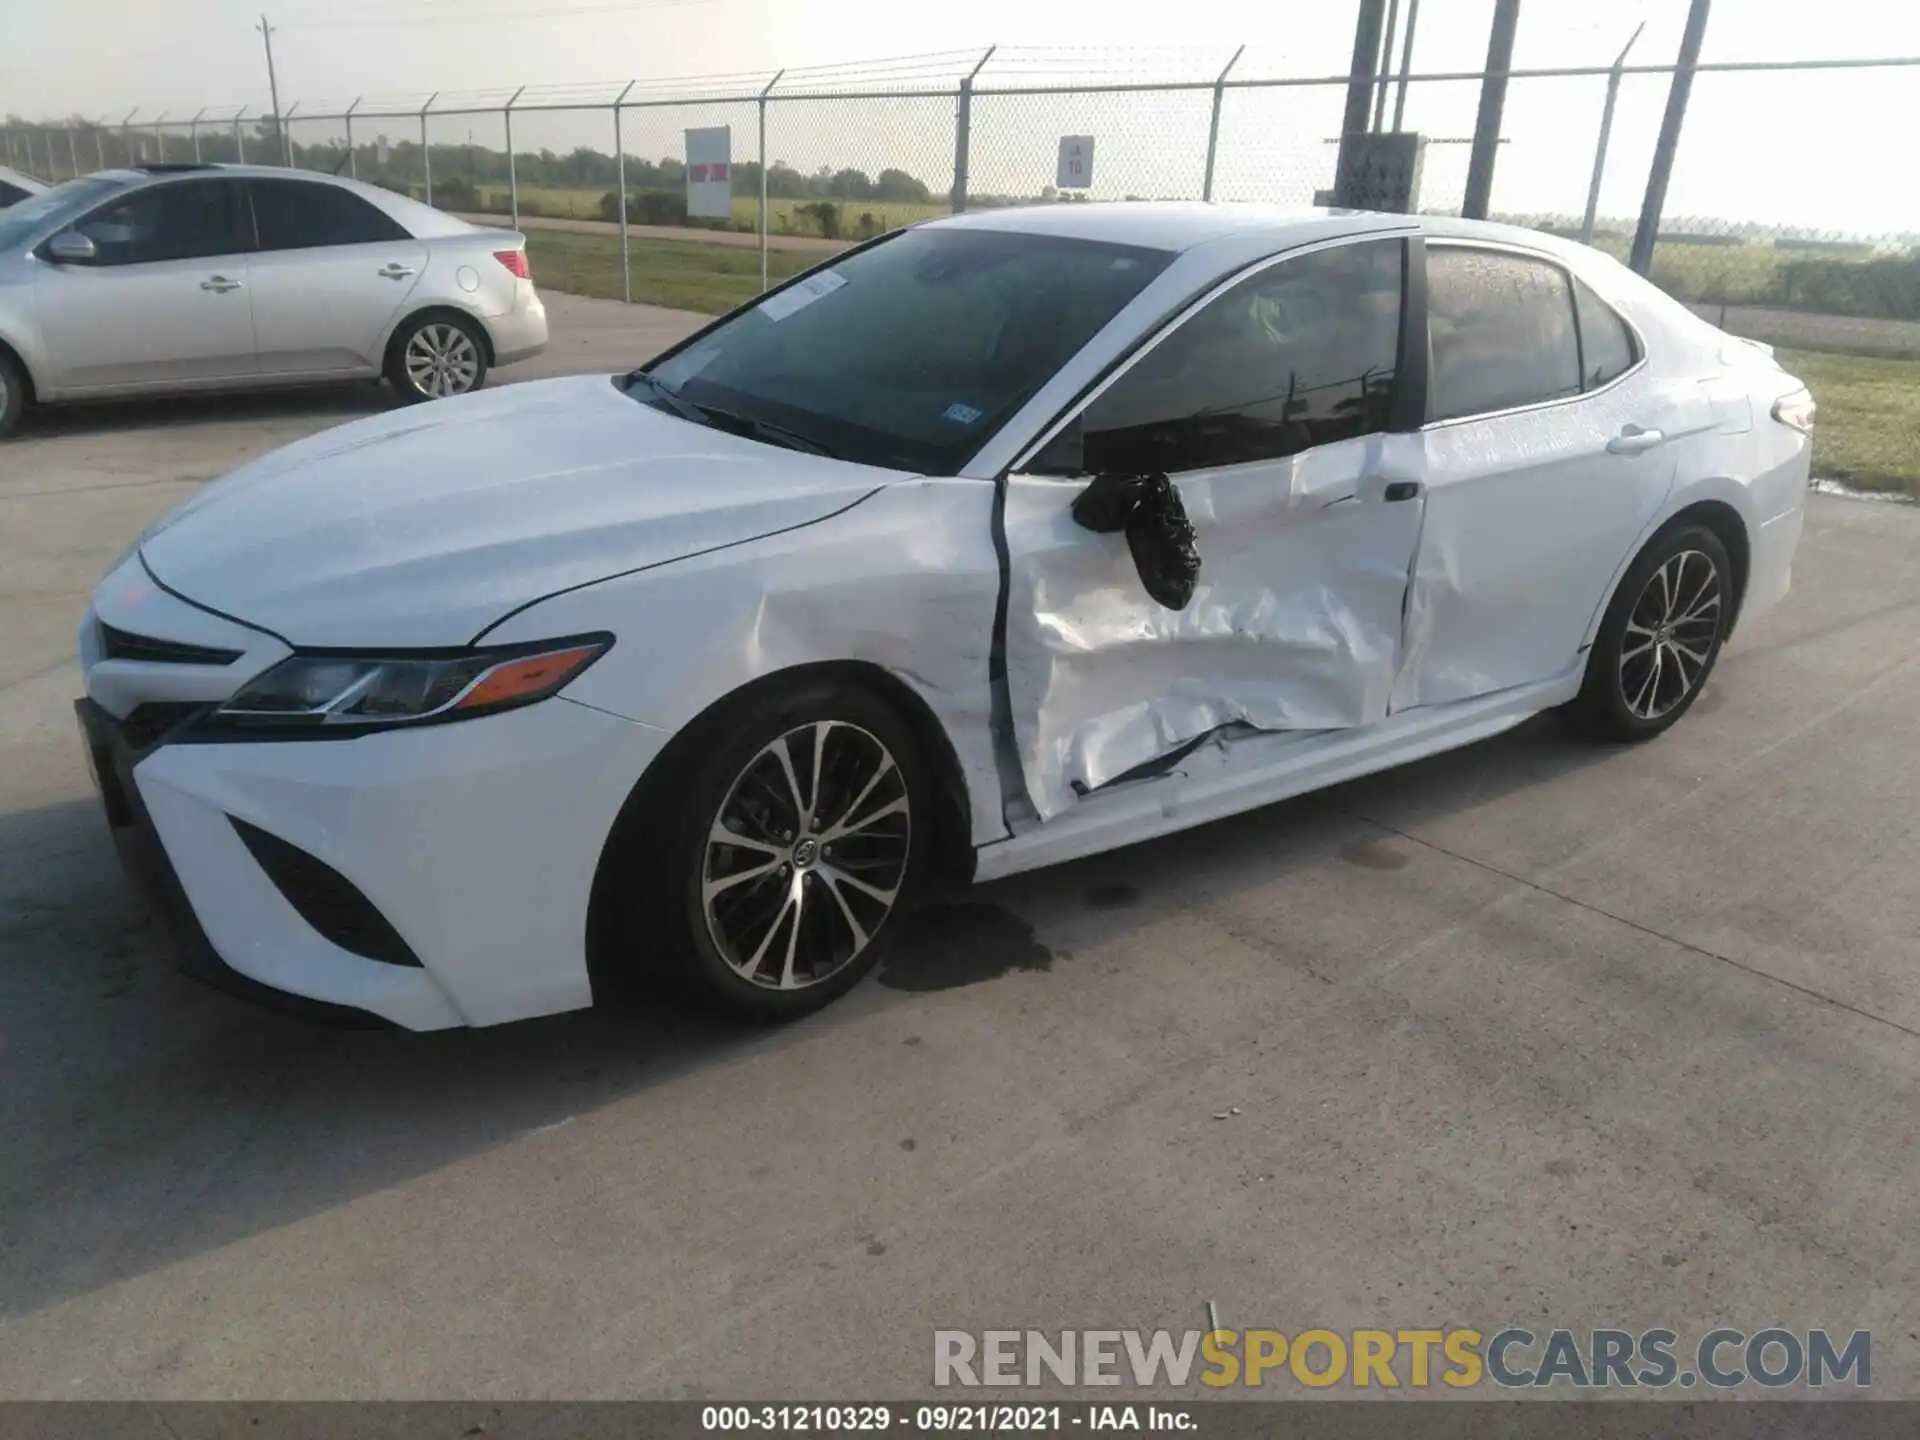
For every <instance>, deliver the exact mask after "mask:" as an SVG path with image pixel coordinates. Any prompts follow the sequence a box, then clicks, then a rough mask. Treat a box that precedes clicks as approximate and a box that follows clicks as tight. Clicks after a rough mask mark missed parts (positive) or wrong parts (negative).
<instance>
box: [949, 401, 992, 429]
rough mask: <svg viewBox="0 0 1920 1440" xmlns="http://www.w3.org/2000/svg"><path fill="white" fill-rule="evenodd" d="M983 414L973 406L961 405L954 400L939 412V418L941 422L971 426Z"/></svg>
mask: <svg viewBox="0 0 1920 1440" xmlns="http://www.w3.org/2000/svg"><path fill="white" fill-rule="evenodd" d="M985 413H986V412H985V411H984V410H976V409H974V408H973V406H971V405H962V404H961V403H960V402H959V401H958V400H956V401H954V402H953V404H951V405H949V406H947V408H946V409H944V410H942V411H941V412H940V418H941V419H942V420H954V421H957V422H959V423H960V424H962V425H971V424H973V422H974V421H976V420H978V419H979V418H980V417H981V416H982V415H984V414H985Z"/></svg>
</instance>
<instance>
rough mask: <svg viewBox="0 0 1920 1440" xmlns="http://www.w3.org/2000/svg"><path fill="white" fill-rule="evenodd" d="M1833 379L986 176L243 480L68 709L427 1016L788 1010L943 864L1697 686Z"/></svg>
mask: <svg viewBox="0 0 1920 1440" xmlns="http://www.w3.org/2000/svg"><path fill="white" fill-rule="evenodd" d="M1812 423H1813V404H1812V401H1811V399H1810V398H1809V396H1808V394H1807V392H1806V391H1805V390H1804V389H1803V388H1802V387H1801V385H1800V384H1799V382H1798V381H1796V380H1795V379H1793V378H1792V377H1791V376H1789V375H1787V374H1786V373H1784V372H1783V371H1782V370H1781V369H1780V368H1779V366H1778V365H1777V364H1776V363H1775V362H1774V360H1773V359H1772V357H1771V355H1770V353H1769V352H1767V351H1766V350H1765V349H1764V348H1763V347H1759V346H1755V345H1752V344H1749V343H1747V342H1743V341H1739V340H1735V339H1733V338H1731V337H1729V336H1727V335H1725V334H1723V333H1722V332H1720V331H1718V330H1716V329H1714V328H1712V327H1711V326H1709V325H1707V324H1706V323H1705V322H1703V321H1701V320H1699V319H1697V318H1695V317H1694V316H1693V315H1692V314H1691V313H1690V312H1689V311H1687V310H1686V309H1685V308H1684V307H1682V306H1680V305H1679V304H1677V303H1675V302H1673V301H1671V300H1669V299H1668V298H1667V297H1666V296H1665V295H1663V294H1662V293H1660V292H1659V291H1658V290H1656V289H1654V288H1653V287H1652V286H1650V285H1648V284H1646V283H1644V282H1643V281H1641V280H1640V279H1638V278H1637V277H1635V276H1634V275H1632V274H1631V273H1630V272H1628V271H1627V270H1626V269H1624V268H1623V267H1621V266H1620V265H1618V264H1616V263H1615V262H1614V261H1612V260H1610V259H1608V258H1606V257H1605V256H1602V255H1600V254H1597V253H1596V252H1594V251H1591V250H1588V249H1585V248H1583V247H1580V246H1577V245H1573V244H1568V243H1565V242H1561V241H1558V240H1555V239H1552V238H1550V237H1548V236H1545V235H1541V234H1536V233H1534V232H1531V231H1524V230H1516V229H1507V228H1503V227H1498V226H1492V225H1485V224H1474V223H1470V222H1462V221H1455V220H1448V219H1435V218H1420V217H1415V218H1408V217H1401V216H1390V215H1367V214H1357V213H1338V212H1326V211H1312V212H1286V211H1276V210H1266V209H1261V208H1249V207H1234V206H1203V205H1147V204H1131V205H1115V206H1105V205H1093V204H1088V205H1071V206H1068V205H1057V206H1045V207H1037V208H1032V209H1022V210H1007V211H996V212H990V213H982V214H973V215H966V216H960V217H955V218H953V219H949V220H940V221H937V222H933V223H929V224H925V225H921V226H918V227H915V228H913V229H910V230H907V231H904V232H900V233H896V234H893V235H889V236H885V237H882V238H881V239H878V240H876V241H873V242H871V243H868V244H866V245H863V246H861V247H859V248H858V249H856V250H853V251H850V252H848V253H846V254H844V255H841V256H839V257H836V258H835V259H834V260H833V261H832V262H831V263H830V264H827V265H825V266H824V267H822V268H819V269H816V270H814V271H813V272H811V273H810V274H808V275H806V276H803V277H801V278H800V279H798V280H795V281H793V282H791V283H789V284H787V285H785V286H783V287H781V288H780V289H778V290H775V291H773V292H771V293H770V294H768V295H767V296H765V297H763V298H762V299H760V300H758V301H757V302H755V303H754V304H752V305H750V306H748V307H746V308H744V309H742V310H739V311H736V312H735V313H733V314H732V315H730V316H727V317H724V318H722V319H721V320H719V321H717V322H715V323H714V324H713V325H711V326H709V327H708V328H707V329H705V330H703V331H701V332H700V333H699V334H697V335H695V336H693V337H692V338H691V339H689V340H688V341H686V342H685V343H684V344H682V345H680V346H679V347H677V348H675V349H673V350H671V351H669V352H668V353H667V354H665V355H663V356H661V357H659V358H658V359H656V360H653V361H651V362H650V363H648V364H647V365H645V366H643V367H641V368H640V369H639V370H636V371H634V372H633V373H632V374H630V375H624V376H619V377H615V378H609V377H607V376H604V375H601V376H588V377H579V378H574V379H567V380H555V381H546V382H540V383H534V384H526V385H517V386H513V387H510V388H508V389H505V390H499V391H489V392H487V393H484V394H480V395H475V396H469V397H464V398H461V399H457V400H451V401H447V402H445V403H442V404H438V405H435V406H432V407H430V408H428V409H425V410H410V411H405V412H399V413H395V414H392V415H385V416H380V417H376V418H372V419H369V420H365V421H361V422H358V423H355V424H350V425H346V426H342V427H341V428H339V429H336V430H332V431H329V432H327V433H325V434H322V435H319V436H316V437H314V438H312V439H309V440H306V441H303V442H301V443H299V444H296V445H293V446H290V447H288V448H286V449H284V450H281V451H279V452H277V453H275V454H271V455H269V456H267V457H265V458H264V459H261V460H258V461H256V462H254V463H252V464H249V465H247V466H245V467H243V468H242V469H240V470H238V471H236V472H235V473H234V474H232V475H230V476H228V477H227V478H226V479H224V480H222V481H220V482H218V483H216V484H213V485H210V486H208V487H207V488H206V489H205V490H203V491H202V492H201V493H200V494H198V495H197V496H196V497H194V498H193V499H192V500H190V501H189V502H187V503H186V504H185V505H183V506H181V507H180V508H179V509H177V510H175V511H174V512H173V513H172V514H170V515H168V516H166V517H165V518H163V519H162V520H161V521H160V522H158V523H157V524H155V525H154V526H152V527H151V528H150V529H149V530H148V531H147V532H146V533H145V534H143V535H142V536H141V537H140V538H139V540H138V542H137V543H136V545H135V546H134V547H132V548H131V549H129V550H128V552H127V554H126V555H125V557H124V558H123V559H122V560H121V561H120V562H119V563H117V564H116V565H115V566H114V567H113V568H112V570H111V571H110V572H109V574H108V575H107V576H106V578H105V579H104V580H103V581H102V582H101V584H100V586H99V588H98V589H97V590H96V591H95V593H94V597H93V604H92V608H91V610H90V611H89V613H88V615H87V617H86V619H85V621H84V623H83V625H82V627H81V632H80V647H81V657H82V663H83V666H84V670H85V676H86V698H85V699H83V700H81V701H80V702H79V711H80V717H81V722H82V728H83V730H84V732H85V735H86V743H87V748H88V753H89V755H90V756H91V758H92V760H93V762H94V769H95V774H96V776H97V778H98V780H99V783H100V788H101V791H102V795H103V798H104V800H105V804H106V809H107V814H108V818H109V821H110V822H111V824H112V825H113V827H114V830H115V832H116V834H117V835H119V836H120V837H121V838H123V839H124V840H126V841H127V842H128V843H127V845H126V846H125V847H123V848H125V849H126V850H127V851H128V852H129V854H130V855H131V856H132V858H134V859H135V860H136V861H138V862H139V864H140V866H141V868H142V870H143V871H144V872H145V873H147V874H148V875H150V876H151V877H152V878H154V879H155V880H157V882H158V883H159V885H160V886H161V887H162V889H163V891H164V892H165V893H166V894H167V896H169V897H170V900H171V907H170V908H171V909H172V910H173V912H174V913H176V914H177V915H178V916H179V917H180V918H181V919H182V921H183V922H184V927H185V930H184V933H185V938H186V939H187V941H188V942H189V943H188V949H189V954H190V958H191V961H192V964H193V965H194V966H195V967H196V968H197V969H198V970H199V971H200V973H202V974H205V975H208V976H210V977H212V978H217V979H221V980H224V981H225V982H226V983H228V984H230V985H235V986H238V987H240V988H242V989H245V990H247V991H249V992H250V993H254V994H256V995H261V996H267V995H270V994H271V995H277V996H280V997H300V998H302V999H304V1000H305V1001H307V1002H318V1003H320V1004H322V1005H323V1006H325V1007H329V1008H333V1009H338V1008H339V1007H344V1008H345V1010H347V1011H350V1012H354V1013H355V1014H357V1015H359V1016H362V1017H365V1016H374V1017H381V1018H383V1019H385V1020H388V1021H392V1022H395V1023H398V1024H400V1025H404V1026H410V1027H413V1028H417V1029H430V1028H434V1027H438V1026H448V1025H459V1024H475V1025H478V1024H491V1023H494V1022H498V1021H504V1020H511V1019H515V1018H518V1017H522V1016H531V1015H539V1014H544V1013H548V1012H552V1011H558V1010H565V1009H568V1008H571V1007H577V1006H583V1005H587V1004H589V1003H591V1001H592V1000H593V998H594V995H595V993H596V988H598V987H601V986H603V985H605V984H607V983H609V982H610V981H611V980H613V979H615V978H617V977H619V976H620V975H622V974H625V973H631V972H636V971H641V970H645V969H647V968H649V967H666V968H668V969H670V970H671V971H672V972H673V973H674V974H676V975H677V976H679V977H681V978H682V979H683V980H685V981H687V982H689V983H691V985H692V986H693V987H694V988H695V990H696V991H697V992H699V993H701V994H703V995H704V996H705V997H706V998H708V999H709V1000H712V1001H716V1002H719V1003H721V1004H723V1005H725V1006H728V1007H731V1008H733V1009H735V1010H738V1011H743V1012H748V1013H752V1014H757V1015H771V1016H778V1015H791V1014H796V1013H799V1012H802V1011H806V1010H809V1009H811V1008H814V1007H816V1006H818V1005H821V1004H823V1003H825V1002H826V1001H828V1000H830V999H831V998H833V997H834V996H837V995H839V994H840V993H842V992H843V991H845V990H846V989H847V988H848V987H849V986H851V985H853V984H854V983H855V981H857V980H858V979H859V978H860V976H861V975H862V974H863V973H864V972H866V971H867V969H868V968H869V967H870V966H872V965H873V963H874V961H875V960H876V958H877V957H878V953H879V950H880V948H881V947H882V946H883V945H884V944H885V943H887V942H888V941H889V940H890V939H892V938H893V937H894V935H895V934H896V932H898V931H899V929H900V928H901V923H902V913H903V911H904V910H905V909H906V907H907V906H908V904H909V902H910V901H911V899H912V897H913V894H914V892H915V889H916V888H917V887H918V886H919V885H921V884H922V883H924V882H925V881H926V880H927V879H928V878H929V877H930V876H932V875H934V874H936V873H942V874H945V875H947V876H958V877H961V878H966V877H973V878H979V879H986V878H991V877H996V876H1003V875H1007V874H1010V873H1012V872H1014V871H1019V870H1025V869H1029V868H1032V867H1035V866H1041V865H1047V864H1051V863H1053V862H1055V861H1060V860H1066V859H1068V858H1070V857H1074V856H1079V855H1086V854H1088V853H1091V852H1094V851H1099V850H1103V849H1107V848H1110V847H1113V846H1117V845H1122V844H1127V843H1130V842H1134V841H1138V840H1142V839H1145V838H1147V837H1150V836H1154V835H1158V834H1163V833H1166V832H1168V831H1172V830H1177V829H1180V828H1182V827H1184V826H1189V825H1195V824H1199V823H1201V822H1203V821H1206V820H1210V819H1213V818H1215V817H1218V816H1222V815H1226V814H1229V813H1232V812H1234V811H1239V810H1244V809H1247V808H1249V807H1252V806H1256V805H1263V804H1266V803H1268V802H1270V801H1274V800H1278V799H1281V798H1283V797H1285V796H1289V795H1294V794H1298V793H1300V792H1303V791H1307V790H1312V789H1315V788H1317V787H1320V786H1324V785H1328V784H1332V783H1334V782H1336V781H1340V780H1345V779H1348V778H1350V777H1353V776H1356V775H1360V774H1363V773H1365V772H1368V771H1373V770H1379V769H1382V768H1385V767H1387V766H1392V765H1397V764H1399V763H1401V762H1403V761H1407V760H1412V759H1414V758H1416V757H1420V756H1425V755H1430V754H1433V753H1434V752H1436V751H1440V750H1445V749H1448V748H1450V747H1453V746H1458V745H1463V744H1467V743H1469V742H1471V741H1475V740H1479V739H1483V738H1485V737H1487V736H1489V735H1493V734H1495V733H1497V732H1499V731H1501V730H1504V729H1506V728H1507V727H1509V726H1512V725H1514V724H1516V723H1518V722H1519V721H1521V720H1523V719H1524V718H1526V717H1527V716H1529V715H1531V714H1534V713H1535V712H1537V711H1541V710H1544V709H1547V708H1549V707H1553V706H1565V707H1568V709H1569V713H1570V714H1571V715H1572V716H1573V717H1574V718H1575V719H1577V720H1578V721H1579V722H1580V723H1581V724H1582V725H1583V726H1584V727H1585V728H1587V729H1588V730H1590V731H1591V732H1593V733H1594V734H1595V735H1597V736H1599V737H1602V738H1610V739H1614V740H1636V739H1644V738H1647V737H1649V736H1653V735H1657V734H1659V733H1660V732H1661V731H1662V730H1664V729H1665V728H1666V727H1667V726H1669V725H1671V724H1673V723H1674V721H1675V720H1677V719H1678V718H1679V717H1680V716H1681V715H1682V714H1684V713H1685V712H1686V710H1687V708H1688V706H1689V705H1690V704H1692V702H1693V701H1694V699H1695V698H1696V697H1697V696H1698V695H1699V693H1700V689H1701V687H1702V686H1703V685H1704V684H1705V683H1706V682H1707V678H1708V676H1709V675H1710V674H1711V672H1712V670H1713V666H1714V661H1715V657H1716V656H1717V654H1718V652H1719V649H1720V646H1721V644H1722V643H1723V642H1724V641H1725V639H1726V637H1727V635H1728V633H1729V631H1730V630H1731V629H1732V627H1733V625H1734V623H1735V621H1736V619H1739V620H1743V621H1750V620H1751V619H1752V618H1753V617H1754V616H1756V615H1757V614H1759V613H1760V612H1761V611H1763V610H1765V609H1766V608H1768V607H1769V606H1771V605H1773V604H1774V603H1775V602H1776V601H1778V600H1779V599H1780V597H1781V596H1782V595H1783V594H1784V593H1785V591H1786V589H1787V582H1788V568H1789V563H1790V561H1791V559H1792V555H1793V551H1794V547H1795V544H1796V542H1797V541H1798V539H1799V535H1800V529H1801V519H1802V514H1803V510H1804V505H1805V500H1806V493H1807V478H1808V457H1809V448H1810V439H1809V436H1810V432H1811V428H1812ZM603 993H604V992H603Z"/></svg>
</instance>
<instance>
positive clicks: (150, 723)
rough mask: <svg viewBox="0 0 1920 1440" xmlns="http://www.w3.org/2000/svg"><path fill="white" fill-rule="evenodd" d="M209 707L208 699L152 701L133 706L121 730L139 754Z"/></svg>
mask: <svg viewBox="0 0 1920 1440" xmlns="http://www.w3.org/2000/svg"><path fill="white" fill-rule="evenodd" d="M209 708H211V707H210V706H209V705H208V703H207V702H206V701H204V700H149V701H148V702H147V703H146V704H144V705H136V706H134V707H133V709H132V710H131V711H130V712H129V713H128V715H127V718H126V719H124V720H122V721H121V722H120V731H121V733H122V734H123V735H125V736H126V737H127V744H128V745H130V746H131V747H132V748H133V749H134V750H135V751H137V752H145V751H148V750H151V749H152V748H153V747H154V746H156V745H158V744H159V743H160V742H161V741H162V740H164V739H166V738H167V736H169V735H171V734H172V733H173V732H174V731H175V730H178V729H179V728H180V727H181V726H182V725H185V724H186V723H187V722H188V721H189V720H191V719H193V718H194V717H195V716H197V715H199V714H200V713H201V712H202V711H204V710H207V709H209Z"/></svg>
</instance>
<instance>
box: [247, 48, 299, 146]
mask: <svg viewBox="0 0 1920 1440" xmlns="http://www.w3.org/2000/svg"><path fill="white" fill-rule="evenodd" d="M256 28H257V29H258V30H259V31H260V38H261V39H262V40H264V41H265V42H266V46H267V92H268V94H269V95H271V96H272V97H273V131H274V134H275V135H276V136H277V135H280V134H281V133H283V131H284V130H285V127H284V126H283V125H282V124H281V123H280V78H279V77H278V76H277V75H275V74H274V71H273V27H272V26H271V25H269V24H268V23H267V17H266V16H264V15H262V16H261V17H260V24H259V25H258V26H257V27H256ZM287 163H288V165H289V167H291V165H292V163H293V162H292V161H291V160H289V161H288V162H287Z"/></svg>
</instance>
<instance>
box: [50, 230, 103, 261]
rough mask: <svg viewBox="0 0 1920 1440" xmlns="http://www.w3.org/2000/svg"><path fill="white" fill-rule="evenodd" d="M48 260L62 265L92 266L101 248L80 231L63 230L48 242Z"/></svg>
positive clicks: (98, 256)
mask: <svg viewBox="0 0 1920 1440" xmlns="http://www.w3.org/2000/svg"><path fill="white" fill-rule="evenodd" d="M47 258H48V259H50V260H54V261H57V262H58V263H59V264H62V265H91V264H92V263H93V262H94V261H96V260H98V259H99V258H100V247H99V246H98V245H95V244H94V243H93V241H92V240H90V239H88V238H87V237H86V236H85V235H82V234H81V233H80V232H79V231H78V230H62V231H61V232H60V233H59V234H58V235H56V236H54V237H53V239H51V240H49V241H48V242H47Z"/></svg>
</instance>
